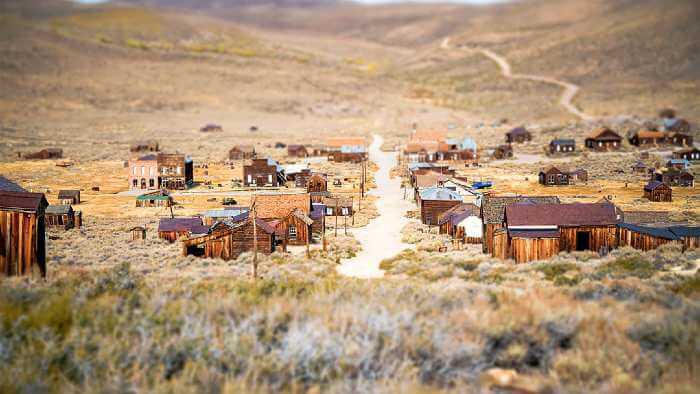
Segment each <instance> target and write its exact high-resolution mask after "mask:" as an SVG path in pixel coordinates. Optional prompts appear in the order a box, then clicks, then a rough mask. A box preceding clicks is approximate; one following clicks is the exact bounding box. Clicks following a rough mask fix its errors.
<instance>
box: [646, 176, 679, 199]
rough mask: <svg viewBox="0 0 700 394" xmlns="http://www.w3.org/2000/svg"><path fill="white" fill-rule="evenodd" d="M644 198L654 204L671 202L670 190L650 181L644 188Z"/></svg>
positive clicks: (659, 183)
mask: <svg viewBox="0 0 700 394" xmlns="http://www.w3.org/2000/svg"><path fill="white" fill-rule="evenodd" d="M644 198H646V199H648V200H649V201H654V202H671V201H672V190H671V188H670V187H669V186H667V185H665V184H664V183H662V182H659V181H651V182H649V183H648V184H646V186H644Z"/></svg>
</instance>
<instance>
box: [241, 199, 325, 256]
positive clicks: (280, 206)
mask: <svg viewBox="0 0 700 394" xmlns="http://www.w3.org/2000/svg"><path fill="white" fill-rule="evenodd" d="M254 204H255V214H256V217H257V218H260V219H263V220H265V221H266V222H268V223H270V224H271V226H272V227H274V228H275V230H276V231H277V233H276V237H280V239H278V241H281V242H282V243H283V244H284V245H285V246H286V245H306V244H307V243H310V242H311V226H312V224H313V221H312V220H311V218H309V213H310V212H311V196H310V195H309V194H308V193H303V194H282V193H277V194H259V195H257V196H255V202H254Z"/></svg>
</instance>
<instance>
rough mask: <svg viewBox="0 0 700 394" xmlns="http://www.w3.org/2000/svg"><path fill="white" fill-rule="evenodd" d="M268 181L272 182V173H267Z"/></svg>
mask: <svg viewBox="0 0 700 394" xmlns="http://www.w3.org/2000/svg"><path fill="white" fill-rule="evenodd" d="M267 183H272V175H270V174H268V175H267Z"/></svg>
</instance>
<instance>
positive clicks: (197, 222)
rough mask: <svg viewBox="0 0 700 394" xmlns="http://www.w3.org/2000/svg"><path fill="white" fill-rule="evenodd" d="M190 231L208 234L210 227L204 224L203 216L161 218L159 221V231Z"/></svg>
mask: <svg viewBox="0 0 700 394" xmlns="http://www.w3.org/2000/svg"><path fill="white" fill-rule="evenodd" d="M171 231H175V232H190V233H192V234H206V233H208V232H209V227H207V226H205V225H203V224H202V218H199V217H192V218H161V219H160V222H159V223H158V232H171Z"/></svg>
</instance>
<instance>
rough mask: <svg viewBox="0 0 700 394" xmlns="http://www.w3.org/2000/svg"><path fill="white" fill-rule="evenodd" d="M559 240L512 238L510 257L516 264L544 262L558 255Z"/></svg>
mask: <svg viewBox="0 0 700 394" xmlns="http://www.w3.org/2000/svg"><path fill="white" fill-rule="evenodd" d="M559 248H560V241H559V238H512V239H511V240H510V257H512V258H513V259H514V260H515V262H516V263H526V262H528V261H535V260H545V259H548V258H550V257H552V256H555V255H556V254H558V253H559Z"/></svg>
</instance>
